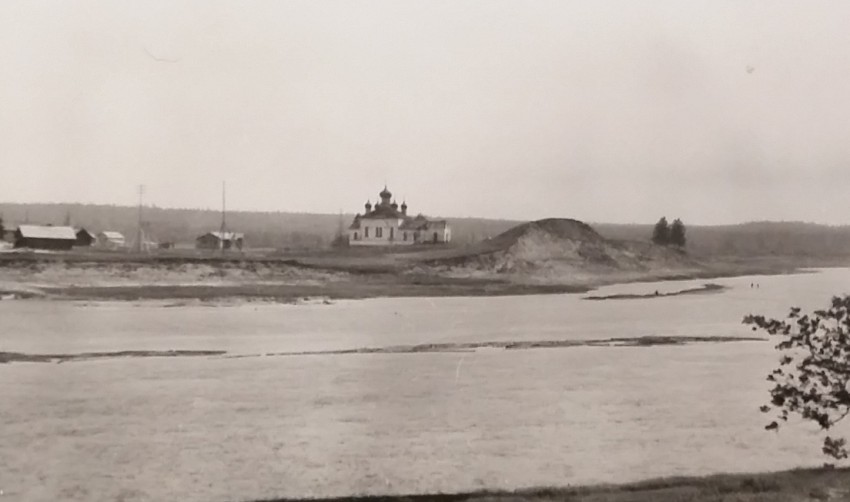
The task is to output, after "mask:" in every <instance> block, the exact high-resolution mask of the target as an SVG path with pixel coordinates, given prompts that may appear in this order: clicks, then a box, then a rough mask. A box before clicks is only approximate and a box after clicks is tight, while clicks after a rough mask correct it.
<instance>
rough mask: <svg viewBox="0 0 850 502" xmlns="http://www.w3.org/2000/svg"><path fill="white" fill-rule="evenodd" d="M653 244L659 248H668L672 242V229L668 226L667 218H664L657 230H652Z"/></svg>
mask: <svg viewBox="0 0 850 502" xmlns="http://www.w3.org/2000/svg"><path fill="white" fill-rule="evenodd" d="M652 242H653V243H655V244H658V245H659V246H666V245H667V244H668V243H669V242H670V227H669V226H668V225H667V218H666V217H664V216H662V217H661V219H660V220H658V223H656V224H655V228H654V229H653V230H652Z"/></svg>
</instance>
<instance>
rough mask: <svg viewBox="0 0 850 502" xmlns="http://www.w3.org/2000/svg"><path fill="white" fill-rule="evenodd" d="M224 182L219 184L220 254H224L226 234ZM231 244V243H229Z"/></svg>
mask: <svg viewBox="0 0 850 502" xmlns="http://www.w3.org/2000/svg"><path fill="white" fill-rule="evenodd" d="M225 183H226V182H225V181H222V182H221V230H220V231H219V240H218V242H219V245H220V246H221V254H224V250H225V246H224V239H225V238H226V235H227V234H226V233H225V232H227V216H226V215H227V206H226V198H225V193H226V185H225ZM231 244H233V243H231Z"/></svg>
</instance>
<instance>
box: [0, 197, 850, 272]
mask: <svg viewBox="0 0 850 502" xmlns="http://www.w3.org/2000/svg"><path fill="white" fill-rule="evenodd" d="M138 214H139V213H138V208H137V207H132V206H117V205H95V204H71V203H41V204H19V203H0V217H2V218H3V222H4V225H5V227H6V228H7V229H8V228H15V227H17V226H18V225H20V224H22V223H26V222H28V223H32V224H52V225H63V224H67V223H70V225H73V226H75V227H78V228H79V227H84V228H86V229H89V230H91V231H94V232H99V231H102V230H117V231H119V232H122V233H124V234H125V235H128V236H131V235H134V233H135V231H136V228H137V224H138V217H139V216H138ZM552 216H559V217H570V215H552ZM660 216H664V215H659V217H660ZM353 217H354V215H353V214H348V213H345V214H341V215H340V214H315V213H288V212H248V211H228V213H227V228H228V230H231V231H236V232H242V233H244V234H245V239H246V243H247V246H248V247H251V248H268V249H284V248H294V249H303V250H310V249H322V248H327V247H329V246H330V245H331V243H332V242H333V240H334V238H335V237H336V236H337V235H338V233H339V231H340V227H342V228H343V229H346V228H347V227H348V225H349V224H350V223H351V220H352V218H353ZM440 217H445V218H446V219H448V221H449V223H450V225H451V228H452V241H453V242H452V244H453V245H455V246H464V245H469V244H473V243H475V242H478V241H481V240H484V239H487V238H491V237H495V236H496V235H498V234H500V233H502V232H504V231H506V230H508V229H510V228H512V227H514V226H516V225H518V224H520V223H524V221H520V220H496V219H486V218H453V217H450V216H440ZM143 220H144V226H145V228H146V232H147V233H148V235H150V237H151V238H153V239H155V240H156V241H158V242H172V243H176V244H178V245H180V244H182V245H186V246H191V245H193V243H194V240H195V238H196V237H197V236H199V235H201V234H203V233H205V232H209V231H212V230H218V229H219V228H220V226H221V212H220V211H216V210H208V209H173V208H160V207H151V206H146V207H144V210H143ZM587 223H589V224H590V225H591V226H592V227H593V228H594V229H595V230H596V231H597V232H599V234H601V235H602V236H603V237H605V238H608V239H614V240H635V241H650V239H651V238H652V232H653V227H654V224H655V221H651V222H646V223H641V224H614V223H598V222H587ZM684 224H685V226H686V232H687V235H686V236H687V246H686V249H687V251H688V252H689V253H690V254H692V255H694V256H706V257H708V256H733V257H734V256H740V257H748V258H749V257H753V256H770V255H776V256H796V257H803V258H812V259H843V258H847V257H850V226H830V225H822V224H816V223H806V222H748V223H741V224H735V225H696V224H691V223H689V222H687V221H685V222H684Z"/></svg>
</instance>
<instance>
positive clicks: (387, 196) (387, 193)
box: [378, 185, 393, 200]
mask: <svg viewBox="0 0 850 502" xmlns="http://www.w3.org/2000/svg"><path fill="white" fill-rule="evenodd" d="M378 195H380V196H381V199H382V200H384V199H385V200H389V199H390V198H392V196H393V193H392V192H390V191H389V190H387V186H386V185H384V189H383V190H381V193H379V194H378Z"/></svg>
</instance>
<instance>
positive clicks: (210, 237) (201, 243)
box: [195, 232, 245, 249]
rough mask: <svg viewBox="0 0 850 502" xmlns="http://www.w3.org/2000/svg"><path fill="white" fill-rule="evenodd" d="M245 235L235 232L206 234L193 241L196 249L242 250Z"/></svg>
mask: <svg viewBox="0 0 850 502" xmlns="http://www.w3.org/2000/svg"><path fill="white" fill-rule="evenodd" d="M244 239H245V235H244V234H240V233H237V232H224V233H221V232H207V233H205V234H204V235H201V236H200V237H198V238H197V239H195V248H197V249H222V248H224V249H232V248H236V249H242V245H243V243H244Z"/></svg>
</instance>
